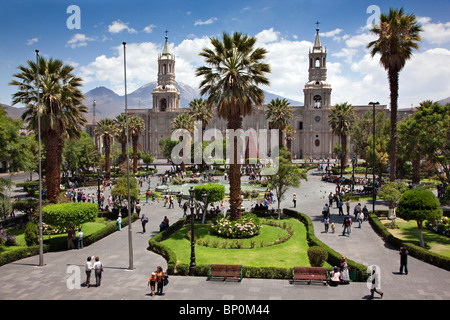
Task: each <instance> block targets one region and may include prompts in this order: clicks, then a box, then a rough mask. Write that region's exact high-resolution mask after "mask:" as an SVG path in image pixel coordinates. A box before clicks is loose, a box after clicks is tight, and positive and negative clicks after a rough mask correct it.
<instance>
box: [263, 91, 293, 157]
mask: <svg viewBox="0 0 450 320" xmlns="http://www.w3.org/2000/svg"><path fill="white" fill-rule="evenodd" d="M293 117H294V111H293V110H292V107H291V106H290V105H289V101H287V100H286V99H282V100H281V99H279V98H276V99H272V100H271V101H270V103H269V104H268V105H267V109H266V118H267V119H268V120H270V121H271V122H270V126H271V129H278V131H279V132H278V145H279V148H281V147H282V146H283V130H284V129H286V127H287V126H288V125H289V124H290V120H291V119H292V118H293Z"/></svg>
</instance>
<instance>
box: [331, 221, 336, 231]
mask: <svg viewBox="0 0 450 320" xmlns="http://www.w3.org/2000/svg"><path fill="white" fill-rule="evenodd" d="M335 229H336V226H335V225H334V222H332V223H331V233H334V230H335Z"/></svg>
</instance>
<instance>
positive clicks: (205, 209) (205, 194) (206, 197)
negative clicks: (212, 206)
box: [202, 191, 208, 224]
mask: <svg viewBox="0 0 450 320" xmlns="http://www.w3.org/2000/svg"><path fill="white" fill-rule="evenodd" d="M202 198H203V203H204V204H205V207H204V208H203V218H202V224H205V217H206V212H207V211H208V194H207V193H206V192H205V191H203V193H202Z"/></svg>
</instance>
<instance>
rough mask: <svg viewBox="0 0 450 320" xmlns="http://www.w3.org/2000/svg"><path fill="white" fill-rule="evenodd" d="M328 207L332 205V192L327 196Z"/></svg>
mask: <svg viewBox="0 0 450 320" xmlns="http://www.w3.org/2000/svg"><path fill="white" fill-rule="evenodd" d="M328 205H329V207H330V208H331V207H332V205H333V192H330V194H329V195H328Z"/></svg>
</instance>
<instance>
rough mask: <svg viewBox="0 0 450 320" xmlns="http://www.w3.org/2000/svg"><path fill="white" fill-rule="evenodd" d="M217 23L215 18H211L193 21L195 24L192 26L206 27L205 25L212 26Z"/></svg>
mask: <svg viewBox="0 0 450 320" xmlns="http://www.w3.org/2000/svg"><path fill="white" fill-rule="evenodd" d="M216 21H217V18H216V17H212V18H209V19H208V20H204V21H203V20H196V21H195V23H194V26H202V25H205V24H206V25H207V24H212V23H214V22H216Z"/></svg>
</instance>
